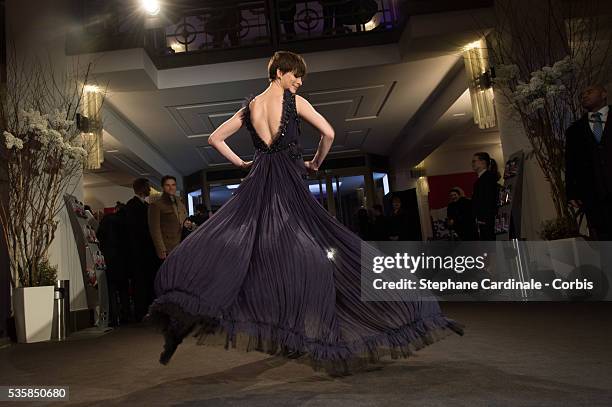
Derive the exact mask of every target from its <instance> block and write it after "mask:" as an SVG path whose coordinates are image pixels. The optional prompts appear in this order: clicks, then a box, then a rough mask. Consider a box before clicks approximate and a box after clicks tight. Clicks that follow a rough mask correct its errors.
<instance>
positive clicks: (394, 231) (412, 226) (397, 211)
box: [387, 195, 421, 241]
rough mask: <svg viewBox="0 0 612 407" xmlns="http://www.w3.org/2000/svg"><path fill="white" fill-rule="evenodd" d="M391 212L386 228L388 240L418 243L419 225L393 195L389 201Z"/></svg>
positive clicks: (419, 238) (399, 199)
mask: <svg viewBox="0 0 612 407" xmlns="http://www.w3.org/2000/svg"><path fill="white" fill-rule="evenodd" d="M391 205H392V208H393V209H392V212H391V216H390V217H389V219H388V220H389V227H388V228H387V233H388V239H389V240H396V241H420V240H421V224H420V222H419V221H418V218H416V217H414V216H411V214H410V213H408V212H407V211H406V210H405V209H404V208H403V206H402V200H401V198H400V197H399V196H397V195H395V196H394V197H393V198H392V200H391Z"/></svg>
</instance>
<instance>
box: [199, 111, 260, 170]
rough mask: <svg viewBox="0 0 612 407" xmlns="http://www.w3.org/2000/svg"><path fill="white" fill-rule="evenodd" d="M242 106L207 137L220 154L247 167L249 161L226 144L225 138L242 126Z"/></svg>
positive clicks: (239, 165)
mask: <svg viewBox="0 0 612 407" xmlns="http://www.w3.org/2000/svg"><path fill="white" fill-rule="evenodd" d="M243 111H244V108H242V109H240V110H238V111H237V112H236V113H235V114H234V115H233V116H232V117H231V118H230V119H228V120H226V121H225V122H224V123H223V124H222V125H221V126H219V127H217V129H216V130H215V131H213V132H212V134H211V135H210V136H209V137H208V144H210V145H211V146H213V147H214V148H215V149H216V150H217V151H218V152H219V153H221V155H223V156H224V157H225V158H227V159H228V160H229V162H231V163H232V164H234V165H235V166H237V167H241V168H247V167H248V166H249V165H251V161H249V162H245V161H243V160H242V158H240V157H238V155H237V154H236V153H234V152H233V151H232V149H231V148H230V147H229V146H228V145H227V143H226V142H225V139H226V138H228V137H229V136H231V135H233V134H234V133H236V132H237V131H238V130H240V128H241V127H242V113H243Z"/></svg>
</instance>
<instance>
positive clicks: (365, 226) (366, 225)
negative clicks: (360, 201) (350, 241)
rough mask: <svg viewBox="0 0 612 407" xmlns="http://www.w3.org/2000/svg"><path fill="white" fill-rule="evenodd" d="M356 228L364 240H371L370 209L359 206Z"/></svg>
mask: <svg viewBox="0 0 612 407" xmlns="http://www.w3.org/2000/svg"><path fill="white" fill-rule="evenodd" d="M355 216H356V219H355V226H356V227H355V229H356V232H357V234H358V235H359V237H360V238H361V239H362V240H366V241H367V240H371V232H372V229H371V225H370V216H369V214H368V210H367V209H366V208H363V207H361V208H359V209H357V212H356V213H355Z"/></svg>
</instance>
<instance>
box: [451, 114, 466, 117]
mask: <svg viewBox="0 0 612 407" xmlns="http://www.w3.org/2000/svg"><path fill="white" fill-rule="evenodd" d="M462 116H465V113H455V114H453V117H462Z"/></svg>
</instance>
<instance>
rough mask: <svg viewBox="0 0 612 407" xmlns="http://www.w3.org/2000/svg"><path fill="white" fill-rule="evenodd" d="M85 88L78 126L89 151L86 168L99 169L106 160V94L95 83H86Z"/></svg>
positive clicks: (86, 149) (78, 116)
mask: <svg viewBox="0 0 612 407" xmlns="http://www.w3.org/2000/svg"><path fill="white" fill-rule="evenodd" d="M83 90H84V92H83V104H82V109H81V114H79V115H77V127H78V129H79V130H80V131H81V138H82V140H83V148H84V149H85V151H87V159H86V160H85V169H88V170H97V169H99V168H100V167H101V166H102V163H103V162H104V146H103V140H102V116H101V109H102V101H103V99H104V95H103V94H102V92H101V91H100V89H98V87H97V86H93V85H86V86H85V87H84V89H83Z"/></svg>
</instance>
